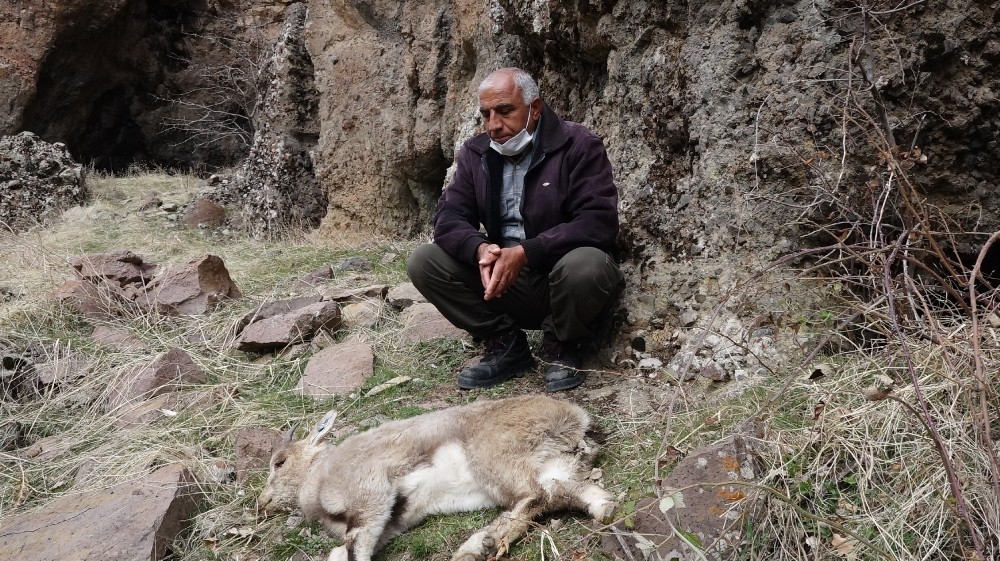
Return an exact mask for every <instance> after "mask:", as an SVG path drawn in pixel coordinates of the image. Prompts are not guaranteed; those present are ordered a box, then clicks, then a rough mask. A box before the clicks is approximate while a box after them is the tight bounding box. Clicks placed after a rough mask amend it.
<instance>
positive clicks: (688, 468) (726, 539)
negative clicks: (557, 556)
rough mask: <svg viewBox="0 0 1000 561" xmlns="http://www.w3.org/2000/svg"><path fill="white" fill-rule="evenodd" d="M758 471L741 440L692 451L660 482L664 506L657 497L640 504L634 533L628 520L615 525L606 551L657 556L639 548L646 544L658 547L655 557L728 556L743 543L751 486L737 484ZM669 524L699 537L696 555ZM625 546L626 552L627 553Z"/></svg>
mask: <svg viewBox="0 0 1000 561" xmlns="http://www.w3.org/2000/svg"><path fill="white" fill-rule="evenodd" d="M755 468H756V466H755V465H754V461H753V457H752V451H751V450H750V449H749V447H748V445H747V442H746V440H744V439H743V438H742V437H740V436H734V437H731V438H727V439H725V440H723V441H722V442H719V443H717V444H712V445H709V446H705V447H702V448H699V449H697V450H695V451H694V452H691V453H690V454H688V455H687V457H685V458H684V459H683V460H681V461H680V463H678V464H677V465H676V466H675V467H674V468H673V470H671V471H670V473H669V474H668V475H667V477H666V478H664V479H663V481H662V483H661V484H660V487H661V494H660V496H661V497H665V499H664V501H666V502H663V503H661V502H658V501H657V500H656V499H653V498H649V499H644V500H642V501H639V503H638V504H637V505H636V509H635V514H634V520H633V522H634V529H627V528H625V527H624V522H619V523H617V524H615V526H614V528H613V529H612V531H611V532H607V533H605V534H604V537H603V545H604V551H605V552H606V553H607V554H608V555H609V557H611V558H622V559H624V558H634V559H643V558H653V557H650V556H649V555H648V554H647V555H644V554H643V552H642V550H641V548H640V547H638V543H639V542H642V543H646V544H648V543H653V544H655V548H654V551H653V552H652V553H653V554H654V555H655V556H656V557H655V558H657V559H676V560H678V561H688V560H691V561H694V560H696V559H704V558H705V556H707V557H708V558H709V559H716V558H724V557H725V556H727V555H729V554H731V552H732V548H734V547H736V546H738V545H739V543H740V538H741V533H740V531H741V524H742V518H743V508H742V501H743V499H745V498H746V497H747V495H749V494H750V491H749V487H747V486H745V485H740V484H739V483H738V482H739V481H752V480H754V479H755V478H756V469H755ZM727 482H732V483H727ZM666 517H669V519H670V523H669V524H668V523H667V521H666V520H665V518H666ZM671 525H673V527H674V528H676V529H677V530H678V531H681V532H684V533H685V534H687V535H691V536H695V537H696V538H697V543H700V544H701V548H702V550H701V551H698V552H695V551H692V550H691V548H690V547H689V546H688V545H687V544H686V543H685V542H683V541H682V540H680V539H679V538H678V537H677V536H676V535H674V532H673V531H672V530H671ZM633 532H634V534H633ZM616 534H617V535H618V536H619V537H622V539H621V540H619V539H618V538H617V537H616ZM636 535H637V536H641V537H639V538H637V537H636ZM664 536H666V539H664ZM643 540H645V541H643ZM623 546H624V547H627V548H628V551H623Z"/></svg>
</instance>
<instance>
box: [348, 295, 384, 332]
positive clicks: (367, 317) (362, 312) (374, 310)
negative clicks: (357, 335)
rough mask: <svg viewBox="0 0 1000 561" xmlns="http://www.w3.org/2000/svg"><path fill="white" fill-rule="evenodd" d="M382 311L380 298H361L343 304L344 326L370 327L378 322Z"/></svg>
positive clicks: (354, 327) (353, 327) (352, 327)
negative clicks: (358, 300)
mask: <svg viewBox="0 0 1000 561" xmlns="http://www.w3.org/2000/svg"><path fill="white" fill-rule="evenodd" d="M381 313H382V302H381V300H363V301H361V302H352V303H350V304H347V305H346V306H344V309H343V316H344V327H345V328H347V329H357V328H361V329H370V328H372V327H375V325H376V324H377V323H378V320H379V317H380V316H381Z"/></svg>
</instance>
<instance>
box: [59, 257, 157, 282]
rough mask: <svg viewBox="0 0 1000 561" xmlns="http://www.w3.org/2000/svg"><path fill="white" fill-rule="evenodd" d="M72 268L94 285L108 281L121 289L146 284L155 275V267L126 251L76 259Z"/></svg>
mask: <svg viewBox="0 0 1000 561" xmlns="http://www.w3.org/2000/svg"><path fill="white" fill-rule="evenodd" d="M73 268H74V269H76V270H77V273H79V275H80V278H82V279H84V280H88V281H91V282H95V283H100V282H101V281H108V282H111V283H114V284H115V285H116V286H118V287H123V286H125V285H127V284H139V285H145V284H147V283H148V282H149V281H150V280H151V279H152V278H153V275H154V274H156V269H157V266H156V265H155V264H152V263H146V261H145V260H144V259H143V257H142V256H141V255H137V254H135V253H132V252H131V251H129V250H127V249H115V250H112V251H108V252H106V253H91V254H88V255H84V256H83V257H77V258H76V259H75V260H73Z"/></svg>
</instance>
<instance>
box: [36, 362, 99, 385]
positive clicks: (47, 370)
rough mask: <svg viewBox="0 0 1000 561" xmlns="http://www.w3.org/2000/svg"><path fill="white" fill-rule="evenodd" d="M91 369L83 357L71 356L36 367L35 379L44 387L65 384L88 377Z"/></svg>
mask: <svg viewBox="0 0 1000 561" xmlns="http://www.w3.org/2000/svg"><path fill="white" fill-rule="evenodd" d="M89 368H90V365H89V364H88V362H87V360H86V359H84V358H83V357H82V356H78V355H75V354H71V355H68V356H64V357H56V358H53V359H52V360H50V361H48V362H43V363H41V364H36V365H35V378H36V380H37V381H38V383H39V384H40V385H42V386H53V385H59V384H64V383H66V382H69V381H72V380H74V379H76V378H80V377H83V376H84V375H86V373H87V370H88V369H89Z"/></svg>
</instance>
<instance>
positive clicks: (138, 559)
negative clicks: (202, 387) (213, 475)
mask: <svg viewBox="0 0 1000 561" xmlns="http://www.w3.org/2000/svg"><path fill="white" fill-rule="evenodd" d="M198 494H199V492H198V487H197V485H196V484H195V483H194V482H193V478H192V477H191V474H190V472H188V470H187V469H186V468H184V466H182V465H180V464H171V465H168V466H166V467H163V468H160V469H158V470H157V471H155V472H153V473H152V474H149V475H147V476H146V477H144V478H142V479H139V480H136V481H126V482H124V483H121V484H119V485H115V486H114V487H110V488H108V489H101V490H97V491H90V492H86V493H70V494H67V495H64V496H61V497H59V498H56V499H55V500H53V501H51V502H49V503H48V504H46V505H44V506H41V507H39V508H37V509H33V510H31V511H29V512H26V513H24V514H21V515H17V516H13V517H10V518H8V519H6V520H5V521H4V525H3V527H2V528H0V561H52V560H53V559H74V560H79V561H99V560H100V561H103V560H108V559H114V560H116V561H150V560H159V559H162V558H163V557H164V555H166V553H167V550H168V549H169V547H170V545H171V544H172V543H173V541H174V539H175V538H176V537H177V536H178V535H179V534H180V532H181V530H182V529H183V527H184V526H185V525H186V524H187V522H188V520H190V519H191V517H192V516H193V515H194V514H195V512H196V510H195V508H196V500H197V498H198Z"/></svg>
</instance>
